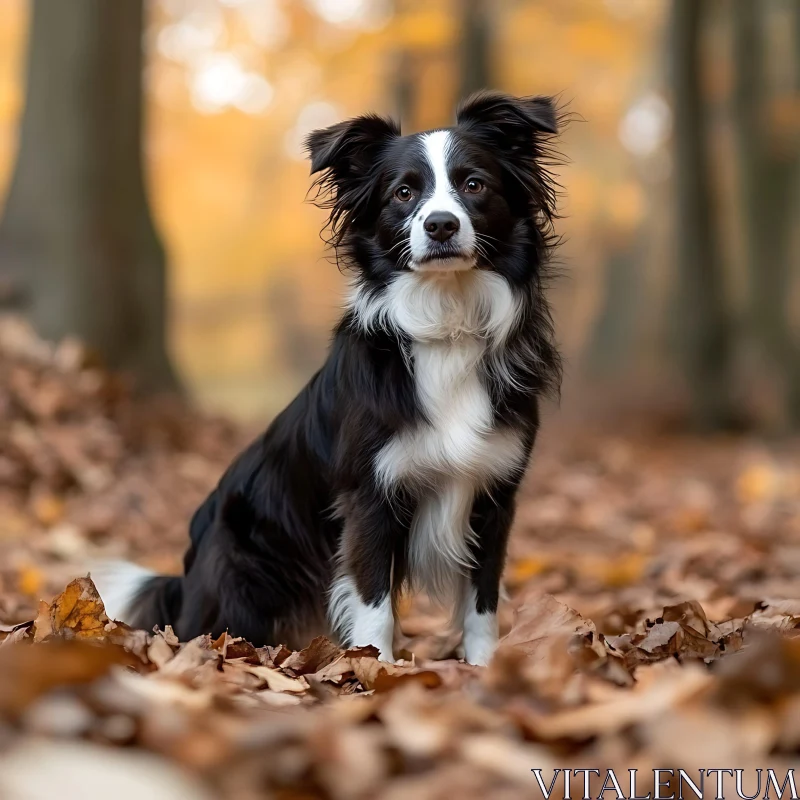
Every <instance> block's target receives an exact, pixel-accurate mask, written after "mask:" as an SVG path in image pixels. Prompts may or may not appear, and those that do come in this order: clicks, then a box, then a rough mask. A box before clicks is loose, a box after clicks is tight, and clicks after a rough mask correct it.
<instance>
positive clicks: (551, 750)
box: [0, 320, 800, 800]
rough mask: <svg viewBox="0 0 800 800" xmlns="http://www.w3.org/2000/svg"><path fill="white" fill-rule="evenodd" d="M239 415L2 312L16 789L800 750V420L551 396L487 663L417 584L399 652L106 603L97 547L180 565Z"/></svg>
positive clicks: (493, 772) (1, 559) (2, 703)
mask: <svg viewBox="0 0 800 800" xmlns="http://www.w3.org/2000/svg"><path fill="white" fill-rule="evenodd" d="M244 440H245V434H244V433H243V432H241V431H238V430H236V429H235V428H234V427H232V426H230V425H228V424H226V423H224V422H222V421H219V420H212V419H209V418H207V417H203V416H201V415H199V414H197V413H193V412H191V411H189V410H188V409H186V408H185V407H183V406H182V405H181V404H179V403H177V402H174V401H172V402H166V401H164V402H153V401H149V402H147V403H146V404H142V403H139V402H137V401H135V400H134V399H133V398H132V396H131V394H130V392H129V391H128V388H127V387H126V385H125V383H124V381H122V380H121V379H119V378H116V377H113V376H109V375H107V374H105V373H103V372H102V371H100V370H98V369H97V368H95V367H93V366H92V364H91V362H90V360H89V359H88V358H87V356H86V354H85V353H83V351H82V349H81V348H80V347H79V346H78V345H77V344H75V343H69V342H66V343H62V344H61V345H59V346H58V347H52V346H50V345H47V344H45V343H43V342H41V341H39V340H38V339H36V338H35V337H34V336H33V335H32V334H31V333H30V332H29V331H28V330H27V329H26V328H25V326H24V325H22V324H21V323H19V322H18V321H14V320H4V321H2V323H0V623H2V625H0V797H13V798H53V797H59V798H71V797H76V798H78V797H80V798H84V799H86V798H95V797H97V798H101V797H102V798H106V797H110V796H113V797H115V798H116V800H126V799H127V798H144V797H147V798H148V800H159V799H160V798H174V797H181V798H186V799H188V800H192V799H193V798H206V797H209V798H210V797H225V798H228V797H230V798H234V797H235V798H237V799H238V798H243V799H244V800H247V799H248V798H257V797H258V798H262V797H269V796H274V797H279V798H333V800H347V799H349V798H353V799H354V800H356V799H358V798H380V799H381V800H393V799H394V798H398V799H399V798H421V799H422V800H425V798H430V799H431V800H434V799H435V798H448V800H451V798H454V797H459V798H473V797H475V798H478V797H496V798H517V797H519V798H530V797H540V796H541V792H540V790H539V788H538V786H537V784H536V782H535V779H534V776H533V774H532V773H531V770H532V769H535V768H540V769H542V770H543V777H544V779H545V781H546V782H547V783H549V778H550V776H551V775H552V772H551V770H553V769H555V768H562V769H563V768H567V767H573V768H587V767H592V768H600V769H609V768H613V769H615V770H617V774H625V775H627V772H626V770H628V769H640V770H643V772H642V773H641V774H642V775H643V776H644V777H643V779H642V780H641V781H640V783H639V785H638V786H637V788H638V789H639V790H641V792H642V793H646V792H647V791H648V790H649V789H651V788H652V785H650V786H648V778H647V775H648V774H650V775H651V774H652V773H648V771H649V770H652V769H653V768H670V767H672V768H675V767H682V768H684V769H687V770H695V771H696V770H698V769H701V768H711V767H720V766H724V767H729V768H742V769H745V770H748V769H755V768H756V767H761V768H767V767H775V768H776V769H783V770H785V769H786V767H787V765H789V764H790V763H791V762H792V761H793V760H795V759H796V756H797V753H798V750H800V722H799V720H800V638H798V633H797V632H798V629H799V626H800V599H794V598H800V581H799V580H798V577H800V453H798V449H797V446H796V445H797V443H796V442H776V443H772V444H766V443H764V442H759V441H756V440H748V439H729V440H727V439H713V440H702V439H680V438H675V437H672V438H664V437H655V436H652V435H651V436H633V435H619V436H613V435H610V434H607V433H602V434H587V432H586V431H585V429H581V430H576V429H574V428H571V427H567V426H565V425H563V424H559V422H558V420H557V419H554V420H552V421H551V423H550V425H549V427H548V433H547V435H546V438H545V439H544V441H542V443H541V445H540V446H539V447H538V449H537V455H536V461H535V466H534V468H533V469H532V470H531V474H530V476H529V478H528V480H527V484H526V487H525V492H524V496H523V498H522V499H521V502H520V508H519V513H518V517H517V523H516V526H515V531H514V535H513V540H512V546H511V552H510V557H509V564H508V568H507V571H506V585H507V590H508V599H507V601H505V602H504V604H503V609H502V628H503V633H504V634H505V638H504V639H503V642H502V645H501V647H500V650H499V651H498V653H497V656H496V658H495V660H494V661H493V663H492V664H491V665H490V667H489V668H487V669H479V668H473V667H469V666H467V665H465V664H463V663H460V662H459V661H457V660H456V658H455V655H454V650H455V646H456V645H457V643H458V642H457V638H456V637H454V636H453V635H451V634H449V633H448V631H447V629H446V626H445V618H444V617H443V615H442V614H441V613H439V612H437V611H436V610H435V609H432V608H429V607H428V606H427V605H426V604H425V602H424V601H423V600H421V599H415V600H413V601H411V600H409V601H408V603H406V605H405V606H404V608H403V609H402V628H403V635H402V639H401V641H398V642H397V650H398V652H401V653H402V654H403V655H404V656H406V658H405V659H404V660H403V661H401V662H400V663H399V664H397V665H387V664H383V663H381V662H379V661H377V659H376V658H375V652H374V651H373V650H372V649H370V648H362V649H359V650H355V651H349V652H343V651H342V650H341V649H340V648H338V647H337V646H336V645H335V644H334V643H332V642H329V641H328V640H325V639H316V640H314V641H313V642H311V643H310V644H309V645H308V647H306V649H304V650H302V651H299V652H291V651H290V650H288V649H286V648H285V647H282V646H280V645H279V643H276V646H275V647H266V648H254V647H253V646H252V645H250V644H249V643H247V642H244V641H239V640H235V639H232V638H230V637H228V636H224V637H221V638H220V639H217V640H216V641H212V640H211V639H210V637H201V638H199V639H196V640H194V641H191V642H179V641H178V640H177V639H176V637H175V636H174V634H173V632H172V631H171V630H169V629H167V630H165V631H157V632H152V631H135V630H131V629H129V628H127V627H125V626H124V625H122V624H119V623H115V622H114V621H112V620H108V619H107V618H106V616H105V613H104V610H103V608H102V603H101V602H100V600H99V598H98V597H97V595H96V592H95V590H94V586H93V584H92V583H91V580H89V579H87V578H86V577H85V576H86V574H87V565H88V564H90V563H91V562H92V561H93V560H95V559H98V558H109V557H110V558H118V557H127V558H133V559H135V560H136V561H138V562H140V563H143V564H146V565H148V566H151V567H154V568H156V569H159V570H164V571H170V570H176V569H178V568H179V564H180V556H181V554H182V551H183V548H184V545H185V540H186V521H187V519H188V517H189V515H190V514H191V512H192V510H193V508H194V507H195V505H196V504H197V503H198V502H199V501H200V500H201V499H202V497H203V496H204V493H205V492H206V491H208V489H209V488H210V487H211V486H212V485H213V483H214V482H215V480H216V478H217V477H218V475H219V473H220V472H221V470H222V469H223V468H224V466H225V464H226V462H227V460H228V459H229V458H230V457H231V456H232V455H233V454H234V453H235V452H236V449H237V448H238V447H239V446H240V445H241V444H242V442H243V441H244ZM576 781H578V782H577V783H575V785H574V786H573V792H572V795H573V796H579V795H580V793H581V790H582V784H580V785H579V783H580V780H579V779H576ZM560 787H561V785H560V784H559V786H558V787H557V789H556V792H555V794H556V795H558V796H562V795H563V791H562V790H561V788H560ZM599 788H600V786H599V784H598V785H597V786H596V787H594V789H593V792H594V794H595V795H596V793H597V791H598V790H599ZM745 788H746V790H748V793H752V791H753V789H752V787H750V786H749V785H747V786H746V787H745ZM666 793H667V792H665V794H666ZM608 796H613V793H612V795H608Z"/></svg>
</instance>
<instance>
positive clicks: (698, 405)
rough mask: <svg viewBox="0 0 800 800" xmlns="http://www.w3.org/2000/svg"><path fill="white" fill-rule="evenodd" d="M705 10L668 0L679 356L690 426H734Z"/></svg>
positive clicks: (691, 2) (694, 0)
mask: <svg viewBox="0 0 800 800" xmlns="http://www.w3.org/2000/svg"><path fill="white" fill-rule="evenodd" d="M704 6H705V3H702V2H698V0H674V2H673V6H672V9H673V12H672V13H673V17H672V41H671V44H672V52H671V62H672V64H671V66H672V70H673V76H674V78H673V80H674V84H673V86H674V113H675V161H676V163H675V195H676V201H677V207H676V229H677V242H676V250H677V258H678V297H677V301H678V305H677V309H676V314H675V318H676V321H677V322H678V323H679V325H680V330H679V331H677V333H678V335H679V355H680V360H681V362H682V365H683V369H684V374H685V377H686V380H687V383H688V385H689V388H690V391H691V396H692V417H693V422H694V424H695V425H697V426H699V427H701V428H705V429H719V428H725V427H728V426H730V425H731V424H733V423H734V421H735V418H734V414H733V408H732V401H731V386H730V377H731V349H732V329H731V323H730V320H729V317H728V313H727V311H726V298H725V286H724V276H723V271H722V261H721V254H720V250H719V244H718V239H717V235H716V232H715V219H714V213H713V200H712V191H711V176H710V174H709V161H708V154H707V142H706V135H705V124H704V113H703V98H702V95H701V89H700V71H701V58H700V31H701V23H702V13H703V8H704Z"/></svg>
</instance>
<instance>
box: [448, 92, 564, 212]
mask: <svg viewBox="0 0 800 800" xmlns="http://www.w3.org/2000/svg"><path fill="white" fill-rule="evenodd" d="M456 119H457V121H458V124H459V126H460V127H462V128H464V129H466V130H468V131H469V132H470V134H472V135H473V136H477V137H478V138H479V139H481V140H482V141H483V142H485V143H486V145H487V146H488V147H490V148H491V149H492V151H493V152H494V153H496V154H497V157H498V159H499V161H500V163H501V165H502V167H503V170H504V172H505V173H506V174H507V175H508V176H509V178H510V183H509V188H510V193H509V195H508V196H509V197H511V198H513V199H515V200H516V199H520V200H521V201H522V202H523V203H524V204H526V205H527V206H528V207H532V208H533V210H534V211H541V212H542V213H544V214H545V216H547V217H548V218H552V217H553V216H554V215H555V205H556V191H555V189H556V185H555V182H554V180H553V177H552V175H551V174H550V172H549V171H548V164H547V162H548V161H550V162H551V163H552V162H553V161H554V160H555V161H557V158H555V159H554V156H556V154H555V152H554V151H553V149H552V146H551V144H550V142H549V139H550V138H551V137H552V135H553V134H556V133H558V121H559V118H558V113H557V111H556V108H555V105H554V104H553V100H552V99H551V98H549V97H511V96H510V95H507V94H502V93H500V92H489V91H484V92H478V93H476V94H473V95H471V96H470V97H468V98H467V99H466V100H465V101H464V102H463V103H462V104H461V105H460V106H459V108H458V111H457V113H456Z"/></svg>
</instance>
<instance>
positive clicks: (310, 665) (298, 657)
mask: <svg viewBox="0 0 800 800" xmlns="http://www.w3.org/2000/svg"><path fill="white" fill-rule="evenodd" d="M341 654H342V650H341V648H340V647H339V646H338V645H336V644H334V643H333V642H332V641H331V640H330V639H328V637H327V636H317V637H316V639H312V641H311V643H310V644H309V645H308V647H305V648H304V649H303V650H298V651H297V652H295V653H292V654H291V655H290V656H289V657H288V658H285V659H283V660H282V661H281V663H280V667H281V669H285V670H291V671H292V672H293V673H294V674H295V675H309V674H311V673H314V672H319V670H321V669H323V668H324V667H327V666H328V664H330V663H332V662H333V661H334V660H335V659H337V658H338V657H339V656H340V655H341Z"/></svg>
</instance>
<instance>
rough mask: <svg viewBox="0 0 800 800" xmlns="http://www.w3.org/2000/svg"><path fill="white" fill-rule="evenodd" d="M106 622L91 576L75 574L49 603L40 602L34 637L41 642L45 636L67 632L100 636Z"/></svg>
mask: <svg viewBox="0 0 800 800" xmlns="http://www.w3.org/2000/svg"><path fill="white" fill-rule="evenodd" d="M108 622H109V619H108V617H107V616H106V612H105V609H104V608H103V601H102V600H101V599H100V595H99V594H98V593H97V589H96V588H95V585H94V583H93V582H92V579H91V578H89V577H86V578H76V579H75V580H74V581H72V582H71V583H70V584H68V586H67V588H66V589H64V591H63V592H62V593H61V594H60V595H59V596H58V597H56V599H55V600H53V602H52V604H50V605H48V604H47V603H45V602H44V601H42V602H41V603H40V604H39V613H38V615H37V617H36V621H35V622H34V636H33V638H34V641H36V642H41V641H42V640H43V639H45V638H47V637H48V636H53V635H64V634H65V633H68V634H71V635H74V636H76V637H78V638H79V639H103V638H105V626H106V625H107V624H108Z"/></svg>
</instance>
